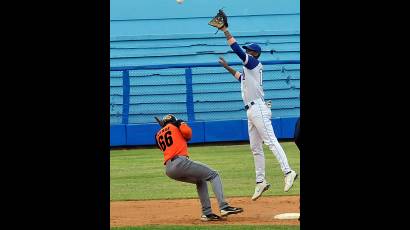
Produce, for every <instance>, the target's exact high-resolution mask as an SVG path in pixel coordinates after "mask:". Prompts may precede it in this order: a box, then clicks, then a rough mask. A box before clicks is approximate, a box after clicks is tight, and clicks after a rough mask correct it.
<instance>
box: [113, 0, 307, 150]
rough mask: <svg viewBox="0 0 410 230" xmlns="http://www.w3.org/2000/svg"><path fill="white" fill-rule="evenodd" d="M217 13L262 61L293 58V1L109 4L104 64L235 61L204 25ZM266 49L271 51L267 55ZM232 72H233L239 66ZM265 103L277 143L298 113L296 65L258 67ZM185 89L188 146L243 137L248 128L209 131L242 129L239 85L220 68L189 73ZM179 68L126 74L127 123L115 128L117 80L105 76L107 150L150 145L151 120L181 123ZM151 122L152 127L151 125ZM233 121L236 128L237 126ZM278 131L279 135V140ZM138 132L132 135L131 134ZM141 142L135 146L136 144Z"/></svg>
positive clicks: (129, 0) (119, 98)
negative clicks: (168, 117)
mask: <svg viewBox="0 0 410 230" xmlns="http://www.w3.org/2000/svg"><path fill="white" fill-rule="evenodd" d="M222 7H223V8H224V11H225V12H226V13H227V15H228V17H229V24H230V27H229V28H230V31H231V33H232V34H233V35H234V36H235V38H236V39H237V41H238V43H239V44H240V45H242V44H245V43H248V42H256V43H258V44H260V45H261V47H262V50H263V53H262V55H261V58H260V59H261V61H268V60H299V59H300V34H299V31H300V23H299V18H300V17H299V12H300V10H299V0H256V1H249V0H246V1H245V0H185V2H184V3H183V4H177V3H176V1H175V0H152V1H136V0H112V1H111V6H110V19H111V22H110V24H111V25H110V26H111V27H110V66H112V67H119V66H142V65H152V64H155V65H159V64H178V63H206V62H217V60H218V57H219V56H223V57H224V58H225V59H226V60H227V61H228V62H237V61H239V59H238V57H237V56H236V55H235V54H233V53H232V51H231V50H230V48H229V46H227V44H226V39H225V37H224V36H223V33H221V32H219V33H218V34H216V35H215V31H216V30H215V29H214V28H213V27H210V26H209V25H208V24H207V23H208V21H209V20H210V19H211V18H212V17H213V16H214V15H215V14H216V13H217V11H218V9H220V8H222ZM271 51H273V52H271ZM235 68H237V69H239V68H238V66H236V67H235ZM264 69H265V70H264V89H265V99H266V100H272V105H273V106H272V117H273V119H272V120H273V126H274V128H275V133H276V135H277V136H278V138H290V137H291V136H293V127H291V126H292V124H287V123H286V122H285V121H286V120H288V121H290V122H293V120H294V119H295V118H296V117H298V116H299V113H300V112H299V92H300V86H299V81H300V66H299V65H298V64H297V65H295V64H294V65H281V66H275V65H271V66H264ZM192 74H193V76H192V78H191V79H190V80H191V81H192V90H193V94H192V97H193V101H194V105H193V106H194V115H195V120H193V121H190V124H191V125H193V126H194V127H193V129H194V133H197V134H196V135H198V136H194V139H193V140H192V141H193V142H195V143H200V142H207V141H221V140H226V138H225V136H230V137H231V139H232V140H247V138H248V137H247V131H246V130H245V131H246V135H245V131H243V130H242V132H240V133H238V132H235V133H236V135H231V134H227V133H225V134H224V133H223V132H222V133H212V131H211V132H210V131H209V130H212V129H211V128H210V127H212V125H213V124H215V122H219V123H222V124H223V125H222V126H220V125H221V124H218V126H216V127H222V128H223V127H225V129H224V130H227V129H226V128H228V127H235V128H239V127H242V128H243V127H246V126H243V122H244V121H246V113H245V112H244V111H243V109H242V108H243V103H242V99H241V96H240V86H239V84H238V83H237V82H236V81H235V79H234V78H233V77H232V76H230V74H229V73H227V72H226V71H225V70H224V69H223V68H221V67H208V68H193V69H192ZM186 80H187V79H186V78H185V70H184V69H160V70H138V71H130V73H129V81H130V89H129V90H130V104H129V123H130V124H122V122H123V120H122V113H123V77H122V73H121V72H117V71H111V78H110V86H111V87H110V103H111V110H110V112H111V113H110V115H111V116H110V117H111V124H112V125H111V145H112V146H119V145H137V144H152V143H151V142H152V141H153V140H151V139H152V138H151V136H150V134H147V136H148V137H147V138H148V139H144V138H145V137H144V135H143V134H141V135H140V136H138V135H139V134H138V133H140V132H144V130H145V133H147V132H148V130H149V131H150V132H151V131H152V132H153V130H154V129H156V128H157V127H156V128H154V127H155V126H156V124H153V123H151V122H152V117H153V116H160V117H162V116H163V115H165V114H167V113H174V114H175V115H177V117H178V118H181V119H184V120H188V116H187V114H188V111H187V108H186V103H187V95H186V92H185V91H186ZM150 123H151V124H150ZM238 124H240V125H239V126H238ZM282 133H283V135H282ZM135 135H137V137H136V136H135ZM137 140H140V141H137Z"/></svg>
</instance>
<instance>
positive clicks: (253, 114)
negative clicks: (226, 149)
mask: <svg viewBox="0 0 410 230" xmlns="http://www.w3.org/2000/svg"><path fill="white" fill-rule="evenodd" d="M254 102H255V104H254V105H251V106H250V108H249V109H248V110H247V111H246V113H247V116H248V132H249V141H250V147H251V150H252V153H253V158H254V163H255V171H256V182H262V181H264V180H265V155H264V152H263V145H262V144H263V143H265V144H266V145H267V146H269V149H270V150H271V151H272V153H273V155H274V156H275V157H276V159H277V160H278V162H279V164H280V168H281V170H282V172H283V173H284V174H286V173H288V172H289V171H291V168H290V166H289V163H288V159H287V157H286V154H285V151H284V150H283V148H282V146H281V145H280V144H279V142H278V139H277V138H276V136H275V133H274V132H273V128H272V122H271V120H270V119H271V116H272V111H271V110H270V109H269V108H268V107H267V106H266V104H265V102H264V101H262V100H261V99H257V100H254Z"/></svg>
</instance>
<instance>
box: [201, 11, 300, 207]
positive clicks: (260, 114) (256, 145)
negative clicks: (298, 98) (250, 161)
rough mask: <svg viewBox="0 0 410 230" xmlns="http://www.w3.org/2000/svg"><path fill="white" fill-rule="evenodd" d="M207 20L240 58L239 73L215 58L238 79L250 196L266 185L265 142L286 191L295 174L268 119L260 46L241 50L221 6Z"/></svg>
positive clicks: (290, 185)
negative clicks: (251, 170) (251, 169)
mask: <svg viewBox="0 0 410 230" xmlns="http://www.w3.org/2000/svg"><path fill="white" fill-rule="evenodd" d="M209 24H210V25H211V26H214V27H217V28H218V29H219V30H222V31H223V32H224V34H225V37H226V39H227V41H228V44H229V46H230V47H231V49H232V50H233V51H234V52H235V53H236V54H237V55H238V57H239V58H240V59H241V60H242V62H243V72H242V73H241V72H238V71H236V70H234V69H233V68H231V67H230V66H229V65H228V63H227V62H226V61H225V60H224V59H223V58H222V57H220V60H219V63H220V64H221V65H222V66H223V67H224V68H225V69H226V70H227V71H229V72H230V73H231V74H232V75H233V76H234V77H235V78H236V79H237V80H238V81H239V82H240V83H241V93H242V99H243V103H244V108H245V110H246V114H247V117H248V132H249V141H250V147H251V150H252V153H253V157H254V163H255V171H256V187H255V193H254V194H253V196H252V200H254V201H255V200H257V199H258V198H259V197H260V196H261V195H262V193H263V192H264V191H266V190H268V189H269V187H270V184H269V183H268V182H267V181H266V178H265V155H264V152H263V143H265V144H266V145H268V146H269V149H270V150H271V151H272V153H273V154H274V156H275V157H276V159H277V160H278V161H279V164H280V167H281V170H282V172H283V173H284V175H285V187H284V191H285V192H287V191H289V189H290V188H291V187H292V185H293V182H294V180H295V179H296V178H297V176H298V175H297V173H296V172H295V171H293V170H292V169H291V167H290V166H289V163H288V160H287V157H286V154H285V152H284V150H283V148H282V146H281V145H280V144H279V142H278V140H277V138H276V136H275V133H274V131H273V128H272V124H271V120H270V119H271V116H272V111H271V110H270V109H269V108H268V107H267V105H266V104H265V102H264V92H263V66H262V63H261V62H260V61H259V60H258V58H259V57H260V55H261V48H260V47H259V45H257V44H255V43H252V44H249V45H246V46H242V48H244V49H245V52H244V51H243V50H242V49H241V47H240V46H239V45H238V43H237V42H236V40H235V38H234V37H233V36H232V35H231V34H230V33H229V31H228V23H227V17H226V15H225V14H224V12H223V11H222V10H219V13H218V14H217V16H215V18H214V19H212V20H211V21H210V22H209Z"/></svg>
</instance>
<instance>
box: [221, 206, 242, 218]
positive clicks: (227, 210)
mask: <svg viewBox="0 0 410 230" xmlns="http://www.w3.org/2000/svg"><path fill="white" fill-rule="evenodd" d="M240 212H243V209H242V208H235V207H231V206H228V207H226V208H224V209H221V216H223V217H225V216H228V215H231V214H237V213H240Z"/></svg>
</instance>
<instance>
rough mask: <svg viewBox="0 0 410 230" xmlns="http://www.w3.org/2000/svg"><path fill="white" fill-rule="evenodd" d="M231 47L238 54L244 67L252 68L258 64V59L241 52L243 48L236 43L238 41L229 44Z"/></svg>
mask: <svg viewBox="0 0 410 230" xmlns="http://www.w3.org/2000/svg"><path fill="white" fill-rule="evenodd" d="M231 49H232V50H233V51H234V52H235V53H236V54H237V55H238V57H239V58H240V59H241V60H242V62H244V63H245V67H246V68H248V69H253V68H255V67H256V66H257V65H258V64H259V61H258V60H257V59H256V58H254V57H252V56H251V55H248V54H246V53H245V52H243V50H242V49H241V47H240V46H239V45H238V43H236V42H234V43H233V44H232V45H231ZM246 59H248V60H246Z"/></svg>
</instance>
